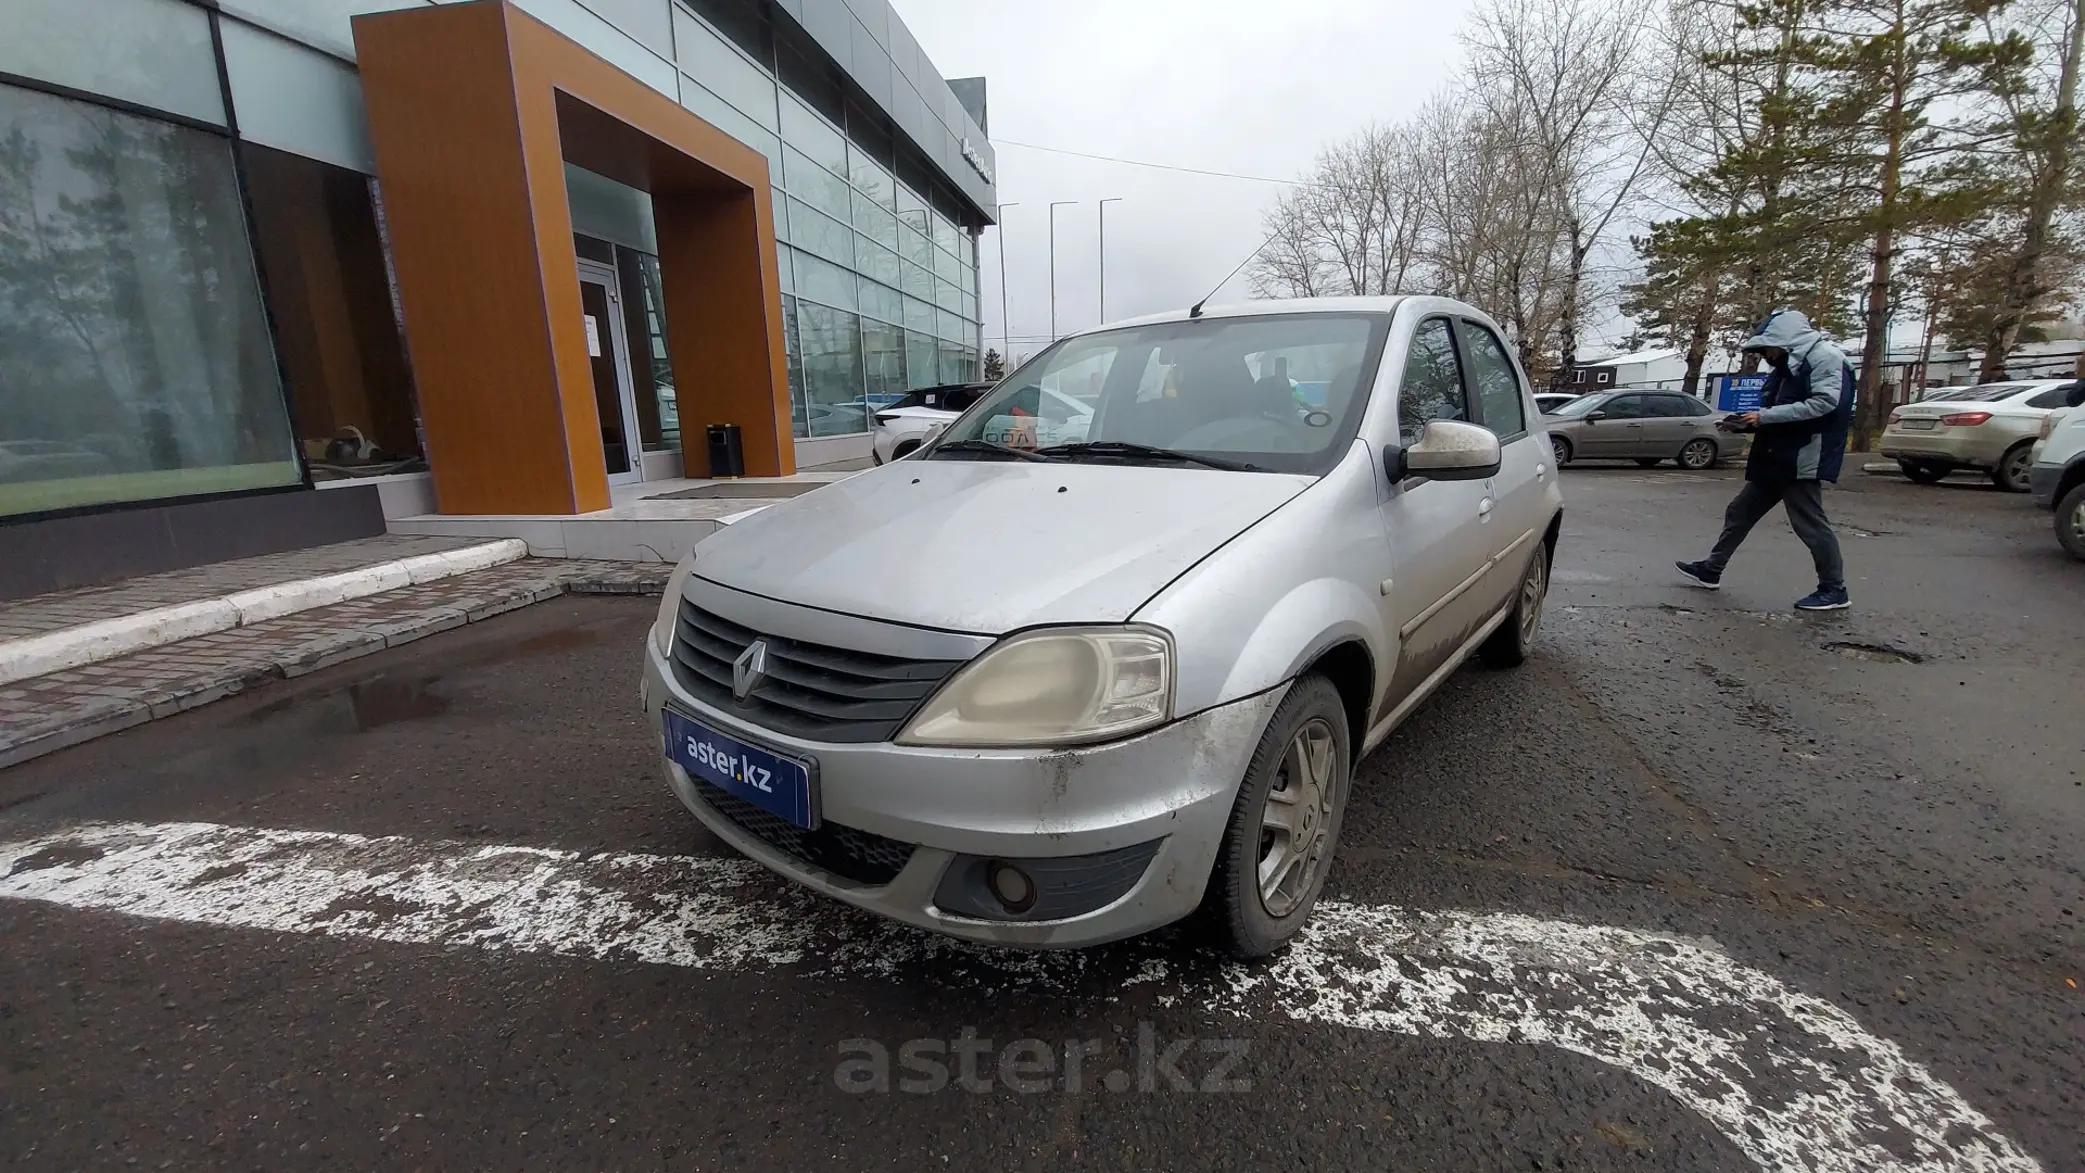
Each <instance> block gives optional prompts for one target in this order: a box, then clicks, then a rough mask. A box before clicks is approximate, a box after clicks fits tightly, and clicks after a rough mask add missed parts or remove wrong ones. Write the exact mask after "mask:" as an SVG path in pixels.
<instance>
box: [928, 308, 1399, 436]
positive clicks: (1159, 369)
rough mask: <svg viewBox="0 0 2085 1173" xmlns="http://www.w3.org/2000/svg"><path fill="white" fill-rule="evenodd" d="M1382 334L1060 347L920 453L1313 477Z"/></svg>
mask: <svg viewBox="0 0 2085 1173" xmlns="http://www.w3.org/2000/svg"><path fill="white" fill-rule="evenodd" d="M1388 326H1389V317H1388V316H1387V315H1384V314H1361V313H1355V314H1274V315H1268V316H1265V317H1235V318H1234V317H1225V318H1202V319H1199V320H1192V321H1185V322H1163V323H1157V324H1153V325H1149V326H1131V327H1127V328H1124V329H1120V330H1108V331H1104V332H1102V333H1098V334H1086V335H1081V336H1079V337H1077V338H1069V339H1066V340H1065V341H1063V342H1062V343H1059V344H1058V345H1056V346H1054V347H1052V348H1050V349H1049V350H1046V351H1044V352H1043V353H1042V354H1041V355H1040V356H1038V357H1037V358H1036V359H1035V360H1034V361H1032V362H1029V363H1027V364H1026V365H1024V366H1022V367H1021V368H1020V369H1019V370H1016V371H1015V372H1014V373H1013V374H1012V375H1011V376H1009V377H1008V378H1007V379H1006V381H1005V382H1003V383H1001V384H999V386H997V387H995V388H993V390H992V391H991V393H990V394H988V395H986V396H985V398H984V399H983V400H982V401H980V402H979V403H978V404H977V405H976V406H975V407H973V408H972V409H971V410H970V411H968V412H966V413H965V414H964V415H963V418H961V419H959V420H957V421H956V422H954V423H952V424H950V425H949V426H948V429H947V430H946V431H945V432H943V433H942V435H941V439H940V440H939V441H937V442H936V444H935V447H934V451H932V452H930V453H928V454H927V455H928V457H929V458H935V459H943V460H954V459H979V458H988V452H989V449H988V448H987V446H988V445H1002V446H1005V447H1008V448H1015V449H1022V450H1032V451H1034V452H1036V453H1038V454H1040V455H1042V456H1045V457H1050V456H1053V455H1054V456H1056V457H1057V458H1059V459H1066V460H1097V459H1107V460H1131V461H1135V462H1137V463H1163V462H1165V461H1166V459H1167V457H1166V455H1165V453H1159V454H1154V453H1151V452H1149V451H1131V450H1130V449H1131V448H1132V447H1133V448H1137V449H1163V450H1166V452H1167V453H1176V454H1184V455H1185V456H1186V457H1189V458H1194V457H1199V458H1202V459H1203V460H1204V461H1205V462H1207V463H1213V464H1221V465H1223V466H1226V467H1237V466H1250V467H1251V468H1253V469H1255V470H1259V471H1269V472H1297V473H1309V474H1313V475H1316V474H1322V473H1324V472H1326V471H1327V470H1329V469H1330V468H1331V467H1332V466H1333V465H1335V464H1337V463H1338V461H1339V458H1340V457H1341V456H1343V455H1344V454H1345V453H1346V451H1347V449H1348V448H1349V447H1350V446H1351V445H1352V443H1353V439H1354V434H1355V432H1357V431H1358V430H1359V429H1360V426H1361V413H1362V410H1363V408H1365V407H1366V406H1367V399H1368V397H1367V395H1366V394H1365V392H1364V391H1363V390H1362V388H1363V380H1364V378H1365V377H1366V376H1367V375H1369V374H1370V373H1372V372H1373V371H1374V370H1375V365H1376V360H1377V358H1378V357H1379V356H1380V354H1381V350H1382V344H1383V335H1384V334H1385V332H1386V331H1387V328H1388ZM1071 445H1091V446H1094V447H1091V448H1086V449H1083V450H1079V449H1073V448H1071V447H1070V446H1071ZM943 450H947V451H946V452H944V451H943Z"/></svg>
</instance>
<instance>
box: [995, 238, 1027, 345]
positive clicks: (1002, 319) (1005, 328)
mask: <svg viewBox="0 0 2085 1173" xmlns="http://www.w3.org/2000/svg"><path fill="white" fill-rule="evenodd" d="M1020 204H1021V201H1019V200H1015V201H1014V202H1012V203H1010V204H998V205H995V206H996V207H997V208H998V213H997V214H996V215H995V216H994V217H993V221H994V223H996V224H997V225H998V227H999V361H1000V363H1001V364H1002V365H1004V364H1007V363H1011V362H1012V361H1013V360H1014V359H1013V355H1014V346H1013V341H1014V340H1013V333H1012V331H1013V325H1012V321H1011V319H1010V318H1008V317H1007V312H1006V210H1007V209H1008V208H1016V207H1019V206H1020Z"/></svg>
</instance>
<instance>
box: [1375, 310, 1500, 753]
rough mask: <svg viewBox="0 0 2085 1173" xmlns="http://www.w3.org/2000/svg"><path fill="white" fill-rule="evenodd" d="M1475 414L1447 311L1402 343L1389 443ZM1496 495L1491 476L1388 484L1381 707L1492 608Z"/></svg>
mask: <svg viewBox="0 0 2085 1173" xmlns="http://www.w3.org/2000/svg"><path fill="white" fill-rule="evenodd" d="M1471 418H1472V413H1471V410H1470V396H1469V390H1468V387H1467V385H1466V383H1465V381H1464V379H1463V364H1462V359H1461V356H1460V355H1459V354H1458V353H1457V351H1456V347H1455V335H1454V329H1453V327H1452V326H1451V325H1450V322H1449V319H1448V318H1447V317H1445V316H1433V317H1427V318H1424V319H1422V320H1420V321H1419V322H1418V324H1417V325H1416V326H1414V328H1413V331H1412V334H1411V338H1410V342H1409V344H1408V345H1407V347H1406V351H1405V357H1404V363H1403V366H1402V368H1401V370H1400V373H1399V378H1398V385H1397V420H1396V428H1397V434H1396V436H1395V437H1393V438H1386V443H1388V444H1397V445H1409V444H1411V443H1413V442H1414V441H1416V440H1417V439H1418V438H1419V430H1420V428H1422V427H1423V426H1424V425H1425V424H1427V423H1429V422H1431V421H1433V420H1437V419H1452V420H1470V419H1471ZM1491 495H1492V489H1491V485H1490V483H1489V482H1486V481H1435V480H1426V479H1424V478H1410V479H1406V480H1404V481H1402V482H1399V483H1395V484H1391V485H1389V486H1388V488H1387V493H1386V496H1385V497H1384V499H1383V502H1382V507H1381V508H1382V515H1383V526H1384V529H1385V532H1386V534H1387V536H1388V539H1389V542H1390V558H1391V578H1390V580H1389V581H1387V582H1385V583H1383V584H1382V596H1381V597H1382V606H1383V611H1384V616H1383V618H1384V627H1385V629H1386V630H1387V631H1388V632H1389V633H1391V634H1393V635H1395V636H1396V637H1397V664H1396V667H1395V668H1394V669H1393V670H1392V673H1391V680H1390V688H1389V690H1388V691H1387V692H1386V694H1385V696H1384V705H1385V712H1387V711H1388V710H1389V709H1394V708H1395V707H1396V706H1397V705H1398V704H1400V703H1402V702H1403V700H1404V699H1405V698H1406V697H1407V696H1409V695H1411V693H1412V691H1413V690H1414V689H1416V688H1418V687H1419V686H1421V685H1422V684H1425V683H1426V682H1427V681H1428V680H1429V679H1430V678H1431V677H1432V676H1434V674H1435V673H1437V672H1439V671H1440V670H1441V669H1442V668H1443V667H1445V666H1446V665H1447V664H1448V662H1449V661H1450V660H1451V658H1452V657H1453V656H1454V655H1455V653H1456V651H1458V650H1459V649H1460V648H1461V647H1462V645H1463V644H1464V643H1466V642H1467V641H1468V639H1469V637H1470V635H1471V634H1473V633H1474V631H1475V629H1476V627H1477V625H1478V624H1480V623H1482V622H1483V621H1484V619H1485V618H1486V617H1487V616H1488V615H1489V613H1490V612H1491V611H1492V610H1494V609H1495V607H1494V606H1492V605H1491V600H1490V598H1489V596H1488V595H1487V594H1484V593H1482V592H1481V591H1480V589H1479V588H1480V584H1481V580H1482V579H1483V578H1484V570H1485V566H1486V563H1488V562H1489V561H1490V559H1491V556H1492V552H1493V543H1492V540H1491V528H1492V527H1491V524H1490V523H1489V522H1488V520H1487V518H1488V517H1489V515H1490V513H1491V510H1492V504H1491ZM1383 715H1384V713H1378V714H1377V717H1378V719H1380V718H1381V717H1382V716H1383Z"/></svg>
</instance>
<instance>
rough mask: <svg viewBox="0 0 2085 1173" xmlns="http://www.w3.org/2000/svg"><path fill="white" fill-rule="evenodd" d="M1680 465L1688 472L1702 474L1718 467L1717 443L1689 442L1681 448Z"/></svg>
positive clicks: (1705, 441)
mask: <svg viewBox="0 0 2085 1173" xmlns="http://www.w3.org/2000/svg"><path fill="white" fill-rule="evenodd" d="M1678 464H1679V466H1680V467H1681V468H1684V469H1686V470H1687V471H1688V472H1702V471H1705V470H1707V469H1711V468H1714V467H1716V442H1715V441H1714V440H1709V439H1697V440H1689V441H1687V442H1686V443H1685V444H1683V445H1681V446H1680V455H1679V459H1678Z"/></svg>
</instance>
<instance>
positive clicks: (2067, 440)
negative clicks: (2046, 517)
mask: <svg viewBox="0 0 2085 1173" xmlns="http://www.w3.org/2000/svg"><path fill="white" fill-rule="evenodd" d="M2064 387H2065V403H2066V406H2064V407H2062V408H2058V409H2057V410H2055V411H2052V412H2050V413H2049V415H2048V416H2047V417H2046V418H2045V419H2043V421H2042V428H2041V436H2040V437H2039V439H2037V440H2036V442H2035V445H2034V449H2033V452H2034V463H2033V465H2032V466H2031V467H2030V468H2029V470H2028V481H2029V483H2030V485H2031V487H2032V489H2033V492H2034V503H2035V504H2037V505H2039V506H2041V507H2042V508H2044V509H2052V510H2054V511H2055V512H2056V540H2057V541H2058V542H2059V543H2061V544H2062V546H2063V548H2064V549H2065V550H2067V551H2069V552H2070V556H2071V557H2073V558H2077V559H2079V560H2081V561H2085V379H2081V380H2078V381H2076V382H2072V383H2066V384H2064Z"/></svg>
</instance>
